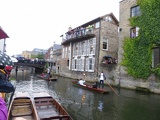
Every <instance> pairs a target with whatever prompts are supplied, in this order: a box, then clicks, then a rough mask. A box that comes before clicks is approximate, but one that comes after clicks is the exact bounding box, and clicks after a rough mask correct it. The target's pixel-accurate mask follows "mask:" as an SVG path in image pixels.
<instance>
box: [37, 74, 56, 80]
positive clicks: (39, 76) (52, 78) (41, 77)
mask: <svg viewBox="0 0 160 120" xmlns="http://www.w3.org/2000/svg"><path fill="white" fill-rule="evenodd" d="M37 78H40V79H43V80H50V81H57V78H56V77H50V78H48V77H43V76H41V75H37Z"/></svg>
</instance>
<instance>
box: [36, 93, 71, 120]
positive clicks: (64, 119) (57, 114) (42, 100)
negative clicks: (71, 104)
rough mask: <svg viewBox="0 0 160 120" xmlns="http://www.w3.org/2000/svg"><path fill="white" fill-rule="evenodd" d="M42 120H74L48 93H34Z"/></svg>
mask: <svg viewBox="0 0 160 120" xmlns="http://www.w3.org/2000/svg"><path fill="white" fill-rule="evenodd" d="M33 97H34V103H35V106H36V109H37V112H38V115H39V118H40V120H52V119H53V120H55V119H56V120H72V118H71V116H70V115H69V114H68V113H67V111H66V110H65V109H64V108H63V107H62V106H61V105H60V104H59V103H58V102H57V101H56V100H55V99H54V98H53V97H52V96H51V95H49V94H48V93H46V92H40V93H33Z"/></svg>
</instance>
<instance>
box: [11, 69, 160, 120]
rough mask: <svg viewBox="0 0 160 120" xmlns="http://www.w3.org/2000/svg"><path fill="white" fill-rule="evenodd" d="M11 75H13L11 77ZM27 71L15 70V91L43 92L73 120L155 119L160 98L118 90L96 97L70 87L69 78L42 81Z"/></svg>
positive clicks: (159, 96)
mask: <svg viewBox="0 0 160 120" xmlns="http://www.w3.org/2000/svg"><path fill="white" fill-rule="evenodd" d="M14 75H15V74H14ZM35 76H36V75H35V74H31V72H27V71H26V70H24V72H22V71H19V72H18V76H17V87H16V91H28V92H29V94H30V95H31V96H32V93H33V92H40V91H45V92H48V93H49V94H50V95H52V96H53V97H54V98H55V99H56V100H57V101H59V103H61V104H62V106H63V107H65V109H66V110H67V111H68V112H69V114H70V115H71V116H72V117H73V119H74V120H159V119H160V114H159V113H160V95H156V94H143V93H141V92H136V91H132V90H126V89H119V94H120V96H118V95H117V94H115V93H114V91H112V90H111V89H110V88H109V87H106V86H105V88H104V89H107V90H109V91H110V93H109V94H99V93H95V92H92V91H88V90H85V89H82V88H78V87H75V86H72V83H71V79H68V78H63V77H59V78H58V80H57V82H55V81H45V80H41V79H39V78H36V77H35Z"/></svg>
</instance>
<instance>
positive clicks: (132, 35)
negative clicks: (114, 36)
mask: <svg viewBox="0 0 160 120" xmlns="http://www.w3.org/2000/svg"><path fill="white" fill-rule="evenodd" d="M138 31H139V27H134V28H131V38H135V37H137V36H138Z"/></svg>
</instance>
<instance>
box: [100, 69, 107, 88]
mask: <svg viewBox="0 0 160 120" xmlns="http://www.w3.org/2000/svg"><path fill="white" fill-rule="evenodd" d="M104 80H106V75H105V74H104V73H103V71H102V72H101V73H100V75H99V88H100V86H101V85H102V89H103V88H104Z"/></svg>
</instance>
